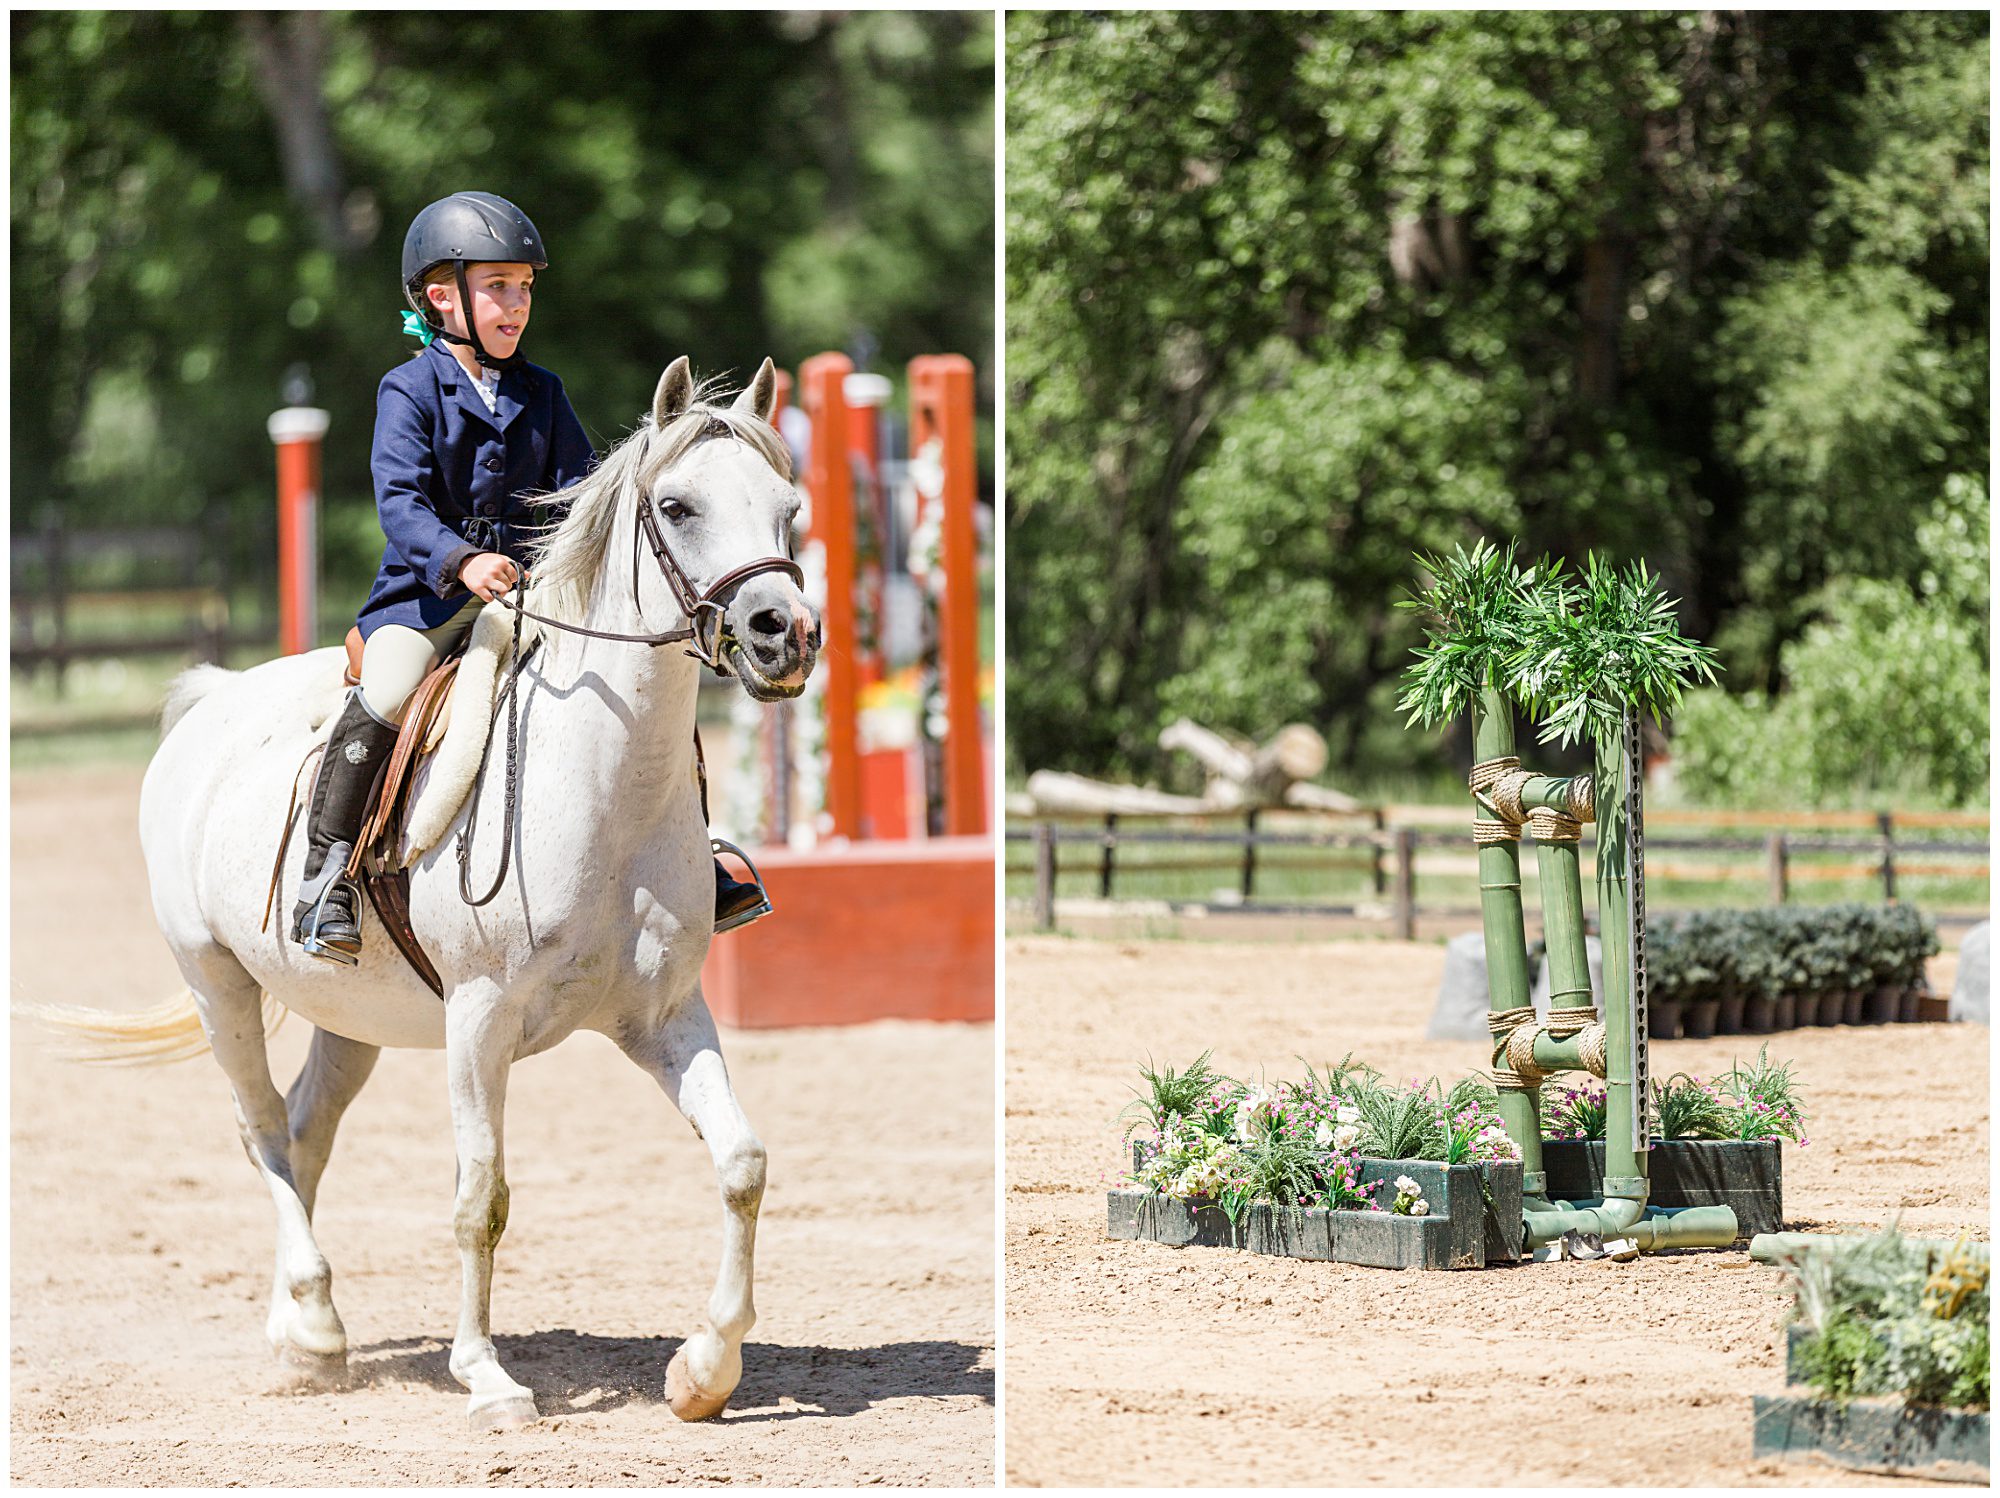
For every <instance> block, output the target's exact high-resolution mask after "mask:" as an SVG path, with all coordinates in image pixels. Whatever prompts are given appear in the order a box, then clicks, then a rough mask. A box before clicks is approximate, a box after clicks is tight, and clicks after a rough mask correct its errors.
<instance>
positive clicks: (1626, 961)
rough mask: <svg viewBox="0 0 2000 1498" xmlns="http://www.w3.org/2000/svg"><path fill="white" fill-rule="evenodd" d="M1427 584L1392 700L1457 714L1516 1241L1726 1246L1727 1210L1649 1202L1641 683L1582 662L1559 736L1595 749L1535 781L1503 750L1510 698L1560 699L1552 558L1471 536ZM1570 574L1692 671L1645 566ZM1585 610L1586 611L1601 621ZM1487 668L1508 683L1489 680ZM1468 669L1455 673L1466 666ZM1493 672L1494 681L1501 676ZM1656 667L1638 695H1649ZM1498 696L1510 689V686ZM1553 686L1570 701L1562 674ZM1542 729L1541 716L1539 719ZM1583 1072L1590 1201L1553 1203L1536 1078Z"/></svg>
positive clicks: (1422, 710) (1510, 729) (1508, 737)
mask: <svg viewBox="0 0 2000 1498" xmlns="http://www.w3.org/2000/svg"><path fill="white" fill-rule="evenodd" d="M1426 565H1427V566H1428V567H1429V568H1430V570H1431V571H1432V572H1433V573H1435V574H1437V575H1438V577H1439V579H1440V586H1439V589H1438V590H1437V592H1436V593H1435V594H1434V595H1433V607H1435V608H1436V609H1437V611H1438V613H1439V615H1440V624H1441V627H1440V628H1437V629H1434V631H1433V633H1434V636H1435V637H1436V640H1435V643H1434V645H1433V647H1432V649H1431V651H1430V656H1431V659H1429V660H1427V661H1425V662H1424V663H1423V664H1422V665H1421V666H1420V667H1419V668H1417V670H1415V671H1414V672H1413V676H1412V681H1413V683H1414V684H1413V685H1412V687H1411V689H1410V691H1409V693H1408V695H1407V696H1406V698H1405V703H1404V705H1405V706H1406V707H1412V708H1414V709H1415V711H1414V712H1413V715H1412V716H1413V719H1414V718H1422V719H1424V720H1426V721H1429V722H1431V723H1433V724H1435V723H1436V722H1438V721H1439V719H1440V717H1441V716H1443V715H1445V710H1446V709H1448V708H1449V707H1450V706H1451V705H1453V704H1455V703H1462V704H1463V705H1464V707H1465V708H1466V710H1468V711H1469V714H1470V717H1471V720H1472V743H1473V766H1472V771H1471V774H1470V775H1469V776H1468V784H1469V786H1470V788H1471V792H1472V799H1473V822H1472V837H1473V843H1474V845H1475V846H1476V848H1477V850H1478V858H1479V904H1480V912H1481V917H1482V922H1483V925H1484V930H1485V938H1486V970H1487V995H1488V1009H1489V1013H1488V1015H1487V1025H1488V1028H1489V1029H1490V1030H1491V1032H1492V1035H1493V1053H1492V1055H1493V1064H1492V1072H1493V1077H1494V1081H1495V1085H1496V1087H1497V1090H1498V1093H1499V1111H1500V1119H1501V1122H1502V1124H1503V1125H1504V1126H1505V1127H1506V1130H1507V1133H1508V1135H1509V1137H1510V1138H1512V1139H1513V1141H1514V1143H1515V1144H1516V1145H1518V1146H1519V1147H1520V1151H1521V1166H1522V1176H1523V1179H1522V1193H1523V1196H1522V1215H1523V1218H1524V1220H1525V1223H1526V1230H1527V1231H1526V1242H1527V1246H1528V1248H1529V1249H1531V1250H1534V1249H1539V1248H1542V1247H1544V1246H1545V1245H1547V1244H1550V1243H1553V1242H1555V1241H1556V1240H1557V1239H1559V1238H1561V1237H1562V1236H1563V1235H1564V1234H1565V1233H1568V1232H1572V1231H1575V1232H1581V1233H1590V1234H1596V1235H1598V1236H1600V1237H1601V1238H1613V1237H1623V1238H1628V1239H1630V1240H1632V1242H1633V1243H1634V1244H1635V1245H1636V1246H1637V1247H1638V1248H1639V1249H1640V1250H1641V1251H1650V1250H1657V1249H1664V1248H1726V1247H1728V1246H1729V1245H1730V1244H1732V1243H1733V1242H1735V1240H1736V1232H1737V1222H1736V1214H1735V1213H1734V1212H1733V1211H1732V1210H1731V1209H1730V1208H1728V1207H1684V1208H1679V1209H1667V1208H1662V1207H1656V1206H1651V1205H1649V1204H1648V1200H1647V1198H1648V1195H1649V1191H1650V1183H1649V1179H1648V1169H1647V1164H1648V1158H1649V1151H1650V1146H1651V1140H1650V1137H1649V1131H1648V1129H1647V1126H1646V1124H1647V1120H1646V1111H1647V1110H1646V1102H1647V1095H1648V1075H1647V1051H1646V1028H1647V1026H1646V954H1645V929H1646V869H1645V810H1644V789H1645V779H1644V773H1643V765H1642V762H1641V759H1640V740H1639V707H1640V703H1639V700H1638V698H1639V695H1640V694H1639V692H1637V691H1633V690H1626V689H1624V688H1623V687H1622V686H1621V684H1620V683H1618V682H1616V681H1610V680H1607V679H1606V674H1608V673H1596V672H1590V673H1585V674H1586V676H1587V677H1588V678H1589V685H1588V687H1587V691H1588V693H1589V694H1590V696H1591V697H1592V698H1594V700H1595V701H1596V703H1597V704H1599V707H1600V710H1598V711H1595V712H1593V713H1591V714H1590V715H1588V717H1587V718H1585V717H1583V716H1581V715H1579V714H1577V713H1575V712H1573V711H1572V712H1569V714H1568V721H1569V723H1570V724H1571V725H1572V726H1571V728H1570V730H1569V731H1572V732H1574V731H1577V730H1578V728H1580V727H1581V725H1582V723H1584V722H1586V721H1587V722H1588V724H1589V731H1590V736H1591V739H1592V743H1593V747H1594V750H1595V763H1594V767H1593V773H1592V774H1590V775H1577V776H1567V777H1565V776H1552V775H1538V774H1535V773H1534V772H1532V771H1530V770H1528V769H1524V768H1523V767H1522V765H1521V761H1520V757H1519V754H1518V752H1517V750H1516V744H1515V735H1514V711H1513V703H1512V701H1511V700H1510V699H1511V698H1512V697H1515V696H1519V697H1521V698H1523V699H1524V700H1528V701H1530V702H1536V703H1538V704H1539V705H1541V706H1544V707H1547V706H1549V705H1550V704H1551V702H1552V700H1553V699H1554V698H1555V697H1556V696H1557V695H1558V694H1557V692H1556V691H1554V690H1553V689H1552V688H1551V687H1550V686H1549V685H1548V683H1547V682H1546V681H1541V680H1530V679H1529V676H1530V674H1531V673H1532V672H1533V670H1535V669H1536V668H1537V667H1538V666H1539V668H1541V669H1542V670H1544V671H1546V670H1547V668H1548V667H1549V666H1550V664H1551V663H1552V662H1554V661H1556V660H1557V658H1558V657H1559V656H1560V655H1561V653H1562V652H1563V650H1564V649H1565V648H1566V637H1565V630H1566V629H1568V628H1570V626H1569V625H1567V624H1565V623H1564V619H1565V617H1566V615H1567V614H1568V612H1569V608H1570V605H1569V601H1568V600H1569V597H1570V595H1569V594H1568V593H1566V592H1565V586H1566V585H1565V584H1564V583H1563V582H1562V581H1561V580H1559V579H1558V578H1557V575H1556V572H1555V570H1554V569H1553V568H1550V567H1547V566H1546V564H1545V565H1544V567H1543V568H1542V569H1538V570H1532V571H1530V572H1528V573H1526V574H1521V573H1517V572H1515V571H1514V569H1513V562H1512V557H1511V554H1509V555H1507V556H1505V557H1502V556H1500V555H1499V554H1496V553H1494V552H1493V551H1491V549H1490V548H1486V547H1484V546H1482V547H1480V548H1478V549H1477V550H1475V552H1474V553H1473V554H1472V556H1471V557H1466V556H1464V555H1463V554H1460V555H1459V556H1458V557H1457V558H1455V559H1454V560H1453V561H1451V562H1440V561H1436V560H1431V559H1427V560H1426ZM1585 584H1586V586H1587V587H1588V588H1590V589H1592V590H1593V592H1594V596H1596V597H1598V598H1600V599H1601V598H1603V597H1605V596H1613V597H1616V596H1620V595H1619V594H1618V593H1617V592H1616V591H1614V590H1616V589H1626V590H1627V591H1626V592H1625V593H1624V595H1623V596H1624V597H1626V598H1628V599H1630V600H1631V601H1632V607H1631V608H1630V611H1629V612H1630V618H1629V619H1623V620H1619V621H1618V627H1620V628H1626V629H1629V630H1630V631H1631V633H1632V636H1633V637H1635V638H1638V639H1639V640H1641V641H1642V643H1643V642H1644V641H1645V639H1646V638H1647V636H1648V635H1651V636H1653V637H1654V638H1658V639H1662V640H1668V641H1670V642H1671V644H1672V646H1673V647H1684V648H1685V650H1686V653H1687V654H1686V659H1687V660H1691V661H1693V662H1694V664H1693V665H1692V666H1689V665H1687V664H1685V663H1683V662H1682V661H1680V660H1678V659H1677V660H1676V661H1675V665H1674V669H1675V670H1676V671H1680V672H1685V671H1687V670H1691V669H1692V670H1699V669H1704V666H1703V663H1702V658H1703V656H1705V652H1703V651H1701V650H1700V647H1697V646H1693V645H1692V643H1691V642H1686V641H1682V640H1680V638H1679V636H1678V632H1677V631H1674V630H1673V628H1672V622H1671V616H1670V614H1669V613H1668V612H1667V610H1666V606H1665V605H1664V604H1662V603H1661V602H1660V601H1659V599H1658V595H1657V590H1656V582H1655V580H1652V579H1649V578H1647V577H1646V575H1645V574H1644V572H1643V570H1641V571H1640V572H1638V573H1637V574H1636V584H1635V583H1633V582H1631V581H1628V580H1626V579H1619V578H1616V577H1614V576H1613V575H1612V574H1610V573H1609V572H1608V571H1606V570H1602V569H1600V568H1599V566H1598V565H1597V564H1596V563H1595V561H1594V560H1593V563H1592V567H1591V572H1590V574H1589V576H1588V577H1587V579H1586V580H1585ZM1600 617H1601V616H1600ZM1503 668H1505V670H1506V671H1508V672H1510V673H1511V679H1508V678H1507V676H1504V675H1503ZM1468 673H1470V675H1469V676H1468ZM1503 680H1504V681H1505V682H1506V687H1505V688H1503V685H1502V682H1503ZM1658 681H1659V677H1658V676H1655V677H1654V678H1653V679H1652V681H1651V684H1650V685H1649V687H1648V689H1647V690H1648V695H1649V696H1650V698H1651V700H1652V701H1653V702H1654V704H1655V705H1656V706H1657V704H1658V701H1659V698H1660V695H1661V692H1662V688H1661V687H1660V686H1659V685H1658ZM1510 689H1511V690H1510ZM1563 690H1565V691H1568V692H1569V693H1571V694H1572V697H1574V693H1575V691H1576V688H1575V686H1574V678H1573V677H1572V678H1570V680H1569V681H1568V682H1567V683H1565V684H1564V686H1563ZM1547 716H1548V718H1549V720H1550V723H1551V726H1552V727H1553V725H1554V723H1555V720H1556V713H1555V712H1553V711H1551V712H1549V713H1548V715H1547ZM1593 817H1594V818H1595V820H1596V823H1597V868H1596V878H1597V910H1598V926H1599V930H1600V932H1601V934H1602V941H1603V950H1604V998H1605V1012H1604V1014H1602V1015H1600V1014H1599V1013H1598V1011H1597V1009H1596V1006H1595V1004H1594V1003H1593V1000H1592V996H1591V989H1590V968H1589V962H1588V956H1587V953H1586V951H1585V947H1584V912H1583V878H1582V870H1581V858H1580V854H1579V847H1578V844H1579V840H1580V837H1581V834H1582V823H1583V822H1584V821H1585V820H1588V819H1591V818H1593ZM1524 829H1525V830H1526V831H1527V832H1528V833H1529V834H1530V835H1531V836H1532V837H1533V838H1534V839H1535V843H1536V859H1537V864H1538V867H1539V872H1540V875H1541V890H1542V905H1543V910H1542V917H1543V926H1544V931H1545V936H1546V944H1547V951H1548V963H1549V977H1550V984H1549V993H1550V1007H1549V1015H1548V1019H1547V1020H1546V1021H1542V1020H1538V1019H1537V1017H1536V1014H1535V1009H1534V1003H1533V999H1532V996H1531V990H1530V986H1529V979H1528V950H1527V932H1526V918H1525V912H1524V910H1523V908H1522V895H1521V847H1520V844H1521V835H1522V832H1523V830H1524ZM1565 1071H1581V1072H1586V1073H1588V1074H1589V1075H1591V1076H1594V1077H1598V1078H1601V1079H1602V1080H1603V1081H1604V1083H1605V1087H1606V1090H1607V1093H1608V1098H1607V1104H1606V1125H1605V1176H1604V1195H1603V1197H1602V1198H1601V1199H1598V1200H1591V1201H1551V1200H1550V1199H1549V1195H1548V1174H1547V1171H1546V1170H1545V1169H1544V1166H1543V1160H1542V1117H1541V1090H1542V1083H1543V1081H1544V1079H1545V1078H1547V1077H1550V1076H1553V1075H1556V1074H1558V1073H1561V1072H1565Z"/></svg>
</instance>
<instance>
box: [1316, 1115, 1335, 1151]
mask: <svg viewBox="0 0 2000 1498" xmlns="http://www.w3.org/2000/svg"><path fill="white" fill-rule="evenodd" d="M1313 1143H1314V1144H1316V1145H1318V1146H1319V1147H1320V1148H1321V1149H1325V1148H1326V1147H1327V1146H1328V1145H1330V1144H1332V1143H1333V1125H1332V1124H1330V1123H1328V1122H1327V1121H1326V1120H1325V1119H1323V1118H1322V1119H1321V1120H1320V1121H1319V1127H1318V1128H1316V1129H1314V1130H1313Z"/></svg>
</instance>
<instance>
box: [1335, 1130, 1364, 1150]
mask: <svg viewBox="0 0 2000 1498" xmlns="http://www.w3.org/2000/svg"><path fill="white" fill-rule="evenodd" d="M1360 1137H1361V1131H1360V1130H1359V1129H1357V1128H1355V1127H1354V1125H1353V1124H1342V1125H1341V1126H1340V1127H1339V1128H1337V1129H1335V1130H1334V1131H1333V1147H1334V1149H1335V1150H1336V1151H1338V1152H1339V1153H1340V1154H1343V1155H1344V1154H1346V1153H1348V1151H1350V1150H1352V1149H1353V1148H1354V1143H1355V1141H1356V1140H1357V1139H1359V1138H1360Z"/></svg>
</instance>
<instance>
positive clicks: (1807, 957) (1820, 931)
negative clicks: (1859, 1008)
mask: <svg viewBox="0 0 2000 1498" xmlns="http://www.w3.org/2000/svg"><path fill="white" fill-rule="evenodd" d="M1836 919H1837V918H1836V917H1835V916H1834V915H1833V913H1832V912H1831V911H1824V910H1818V911H1805V912H1801V916H1800V928H1801V933H1802V939H1801V940H1800V943H1799V967H1800V968H1801V970H1802V971H1803V972H1804V973H1805V983H1806V987H1807V989H1808V990H1810V991H1811V992H1812V994H1813V995H1814V997H1815V998H1816V999H1817V1001H1818V1002H1817V1003H1816V1004H1815V1005H1814V1006H1813V1023H1814V1024H1818V1025H1837V1024H1840V1023H1841V1022H1842V1021H1843V1020H1845V1019H1846V1018H1847V1013H1846V1010H1847V994H1846V991H1845V988H1844V987H1843V985H1844V983H1845V981H1846V975H1847V964H1846V961H1845V957H1844V954H1843V952H1842V949H1841V942H1840V938H1839V936H1838V935H1837V933H1836V931H1835V929H1834V926H1835V921H1836Z"/></svg>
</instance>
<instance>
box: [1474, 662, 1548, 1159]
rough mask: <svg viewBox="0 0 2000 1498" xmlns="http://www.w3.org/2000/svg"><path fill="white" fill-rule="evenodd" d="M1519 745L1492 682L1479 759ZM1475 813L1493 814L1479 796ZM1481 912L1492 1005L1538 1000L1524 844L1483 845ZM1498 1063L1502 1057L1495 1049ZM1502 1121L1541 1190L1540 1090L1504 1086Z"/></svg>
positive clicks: (1480, 722) (1482, 701) (1503, 754)
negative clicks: (1526, 909)
mask: <svg viewBox="0 0 2000 1498" xmlns="http://www.w3.org/2000/svg"><path fill="white" fill-rule="evenodd" d="M1514 752H1515V750H1514V713H1513V709H1512V708H1510V707H1509V706H1508V704H1507V699H1506V697H1505V695H1503V694H1502V693H1501V691H1500V690H1499V688H1497V687H1495V686H1494V685H1492V683H1491V682H1490V681H1489V682H1488V683H1487V685H1486V687H1485V689H1484V690H1482V691H1481V692H1480V694H1479V699H1478V701H1477V702H1475V703H1474V704H1473V708H1472V759H1473V763H1475V764H1484V763H1485V762H1486V761H1488V760H1494V759H1504V758H1507V757H1509V756H1511V755H1512V754H1513V753H1514ZM1473 807H1474V811H1473V815H1474V816H1475V817H1480V818H1482V819H1485V818H1490V816H1491V813H1490V812H1486V811H1485V809H1484V808H1483V807H1481V806H1480V805H1479V802H1478V799H1477V798H1476V797H1475V798H1474V801H1473ZM1479 913H1480V920H1481V923H1482V926H1483V928H1484V930H1485V934H1486V993H1487V1007H1488V1008H1489V1009H1491V1010H1493V1011H1494V1012H1496V1013H1497V1012H1499V1011H1501V1010H1506V1009H1519V1008H1522V1007H1524V1006H1526V1005H1529V1004H1532V1003H1533V1002H1534V995H1533V992H1532V990H1531V989H1530V988H1529V986H1528V931H1527V921H1526V918H1525V916H1524V914H1523V911H1522V908H1521V845H1520V843H1518V842H1500V843H1487V844H1484V845H1482V846H1481V847H1480V849H1479ZM1493 1059H1494V1064H1495V1065H1496V1066H1497V1065H1500V1064H1501V1063H1502V1059H1503V1058H1502V1056H1501V1054H1500V1052H1498V1051H1497V1050H1496V1051H1495V1053H1494V1058H1493ZM1500 1122H1501V1123H1502V1124H1504V1125H1505V1126H1506V1129H1507V1133H1508V1135H1509V1136H1510V1137H1511V1138H1512V1139H1513V1141H1514V1142H1515V1143H1516V1144H1518V1145H1519V1146H1520V1147H1521V1170H1522V1182H1521V1189H1522V1190H1523V1191H1524V1192H1528V1193H1531V1194H1540V1193H1541V1192H1542V1191H1544V1190H1546V1189H1547V1183H1548V1177H1547V1174H1546V1173H1545V1172H1544V1171H1543V1169H1542V1119H1541V1098H1540V1095H1539V1094H1537V1093H1534V1092H1520V1091H1514V1090H1511V1089H1502V1090H1501V1093H1500Z"/></svg>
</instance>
